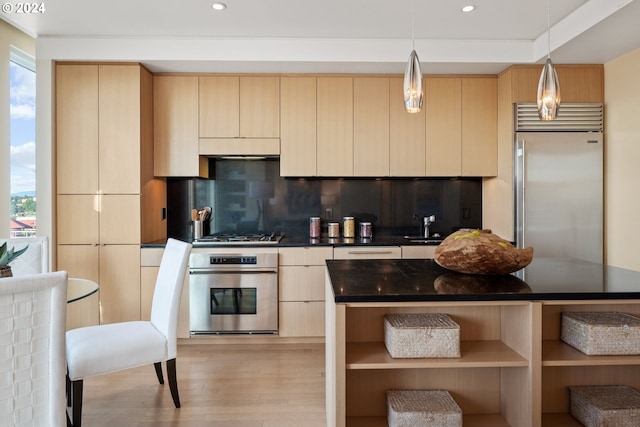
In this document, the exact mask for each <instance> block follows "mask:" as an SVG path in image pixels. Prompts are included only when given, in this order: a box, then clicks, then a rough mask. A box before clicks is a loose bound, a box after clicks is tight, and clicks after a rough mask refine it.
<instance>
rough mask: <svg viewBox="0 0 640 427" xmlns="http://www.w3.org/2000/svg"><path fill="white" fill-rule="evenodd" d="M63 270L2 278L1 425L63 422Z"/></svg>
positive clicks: (59, 424) (0, 336) (56, 424)
mask: <svg viewBox="0 0 640 427" xmlns="http://www.w3.org/2000/svg"><path fill="white" fill-rule="evenodd" d="M66 305H67V273H66V272H65V271H57V272H54V273H43V274H34V275H28V276H21V277H7V278H1V279H0V425H8V426H53V427H62V426H64V425H65V423H66V417H65V413H66V408H65V401H64V390H65V377H64V366H65V362H64V351H65V329H66Z"/></svg>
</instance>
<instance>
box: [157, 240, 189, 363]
mask: <svg viewBox="0 0 640 427" xmlns="http://www.w3.org/2000/svg"><path fill="white" fill-rule="evenodd" d="M190 252H191V244H189V243H185V242H181V241H180V240H176V239H168V240H167V245H166V246H165V249H164V254H163V255H162V260H161V261H160V270H159V271H158V279H157V280H156V288H155V291H154V293H153V302H152V304H151V323H152V324H153V326H155V327H156V329H158V330H159V331H160V332H161V333H162V334H164V335H165V336H166V337H167V343H168V349H167V351H168V355H167V359H173V358H175V357H176V333H177V326H178V311H179V309H180V297H181V295H182V287H183V286H182V284H183V283H184V280H185V274H186V272H187V264H188V262H189V253H190Z"/></svg>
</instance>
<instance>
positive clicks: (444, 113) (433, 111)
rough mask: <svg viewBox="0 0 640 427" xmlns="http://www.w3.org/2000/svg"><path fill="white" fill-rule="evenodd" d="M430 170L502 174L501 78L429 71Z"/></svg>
mask: <svg viewBox="0 0 640 427" xmlns="http://www.w3.org/2000/svg"><path fill="white" fill-rule="evenodd" d="M425 88H426V89H425V90H426V92H427V93H429V94H430V96H428V97H427V98H426V100H425V103H426V107H425V109H426V120H427V124H426V157H427V158H426V174H427V176H495V175H496V174H497V162H498V160H497V146H498V145H497V144H498V143H497V114H498V110H497V108H498V101H497V79H496V78H494V77H462V78H459V77H427V78H426V79H425Z"/></svg>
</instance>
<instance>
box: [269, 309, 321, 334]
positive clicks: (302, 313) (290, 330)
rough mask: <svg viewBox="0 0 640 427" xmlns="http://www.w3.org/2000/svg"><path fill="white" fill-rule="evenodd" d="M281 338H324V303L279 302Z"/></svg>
mask: <svg viewBox="0 0 640 427" xmlns="http://www.w3.org/2000/svg"><path fill="white" fill-rule="evenodd" d="M279 308H280V315H279V318H280V326H279V332H278V334H279V335H280V336H281V337H324V302H322V301H310V302H281V303H280V305H279Z"/></svg>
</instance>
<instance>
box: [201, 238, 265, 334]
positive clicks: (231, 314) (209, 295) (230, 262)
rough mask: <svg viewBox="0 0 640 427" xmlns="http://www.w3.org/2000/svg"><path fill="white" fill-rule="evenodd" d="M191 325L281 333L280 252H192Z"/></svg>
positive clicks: (230, 331)
mask: <svg viewBox="0 0 640 427" xmlns="http://www.w3.org/2000/svg"><path fill="white" fill-rule="evenodd" d="M189 329H190V332H191V335H202V334H276V333H277V332H278V253H277V251H276V250H274V251H273V252H267V253H264V252H257V253H252V252H251V249H250V248H246V249H243V250H242V251H238V252H235V251H233V250H231V249H230V250H229V252H228V253H224V254H220V253H206V252H204V253H192V254H191V256H190V258H189Z"/></svg>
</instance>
